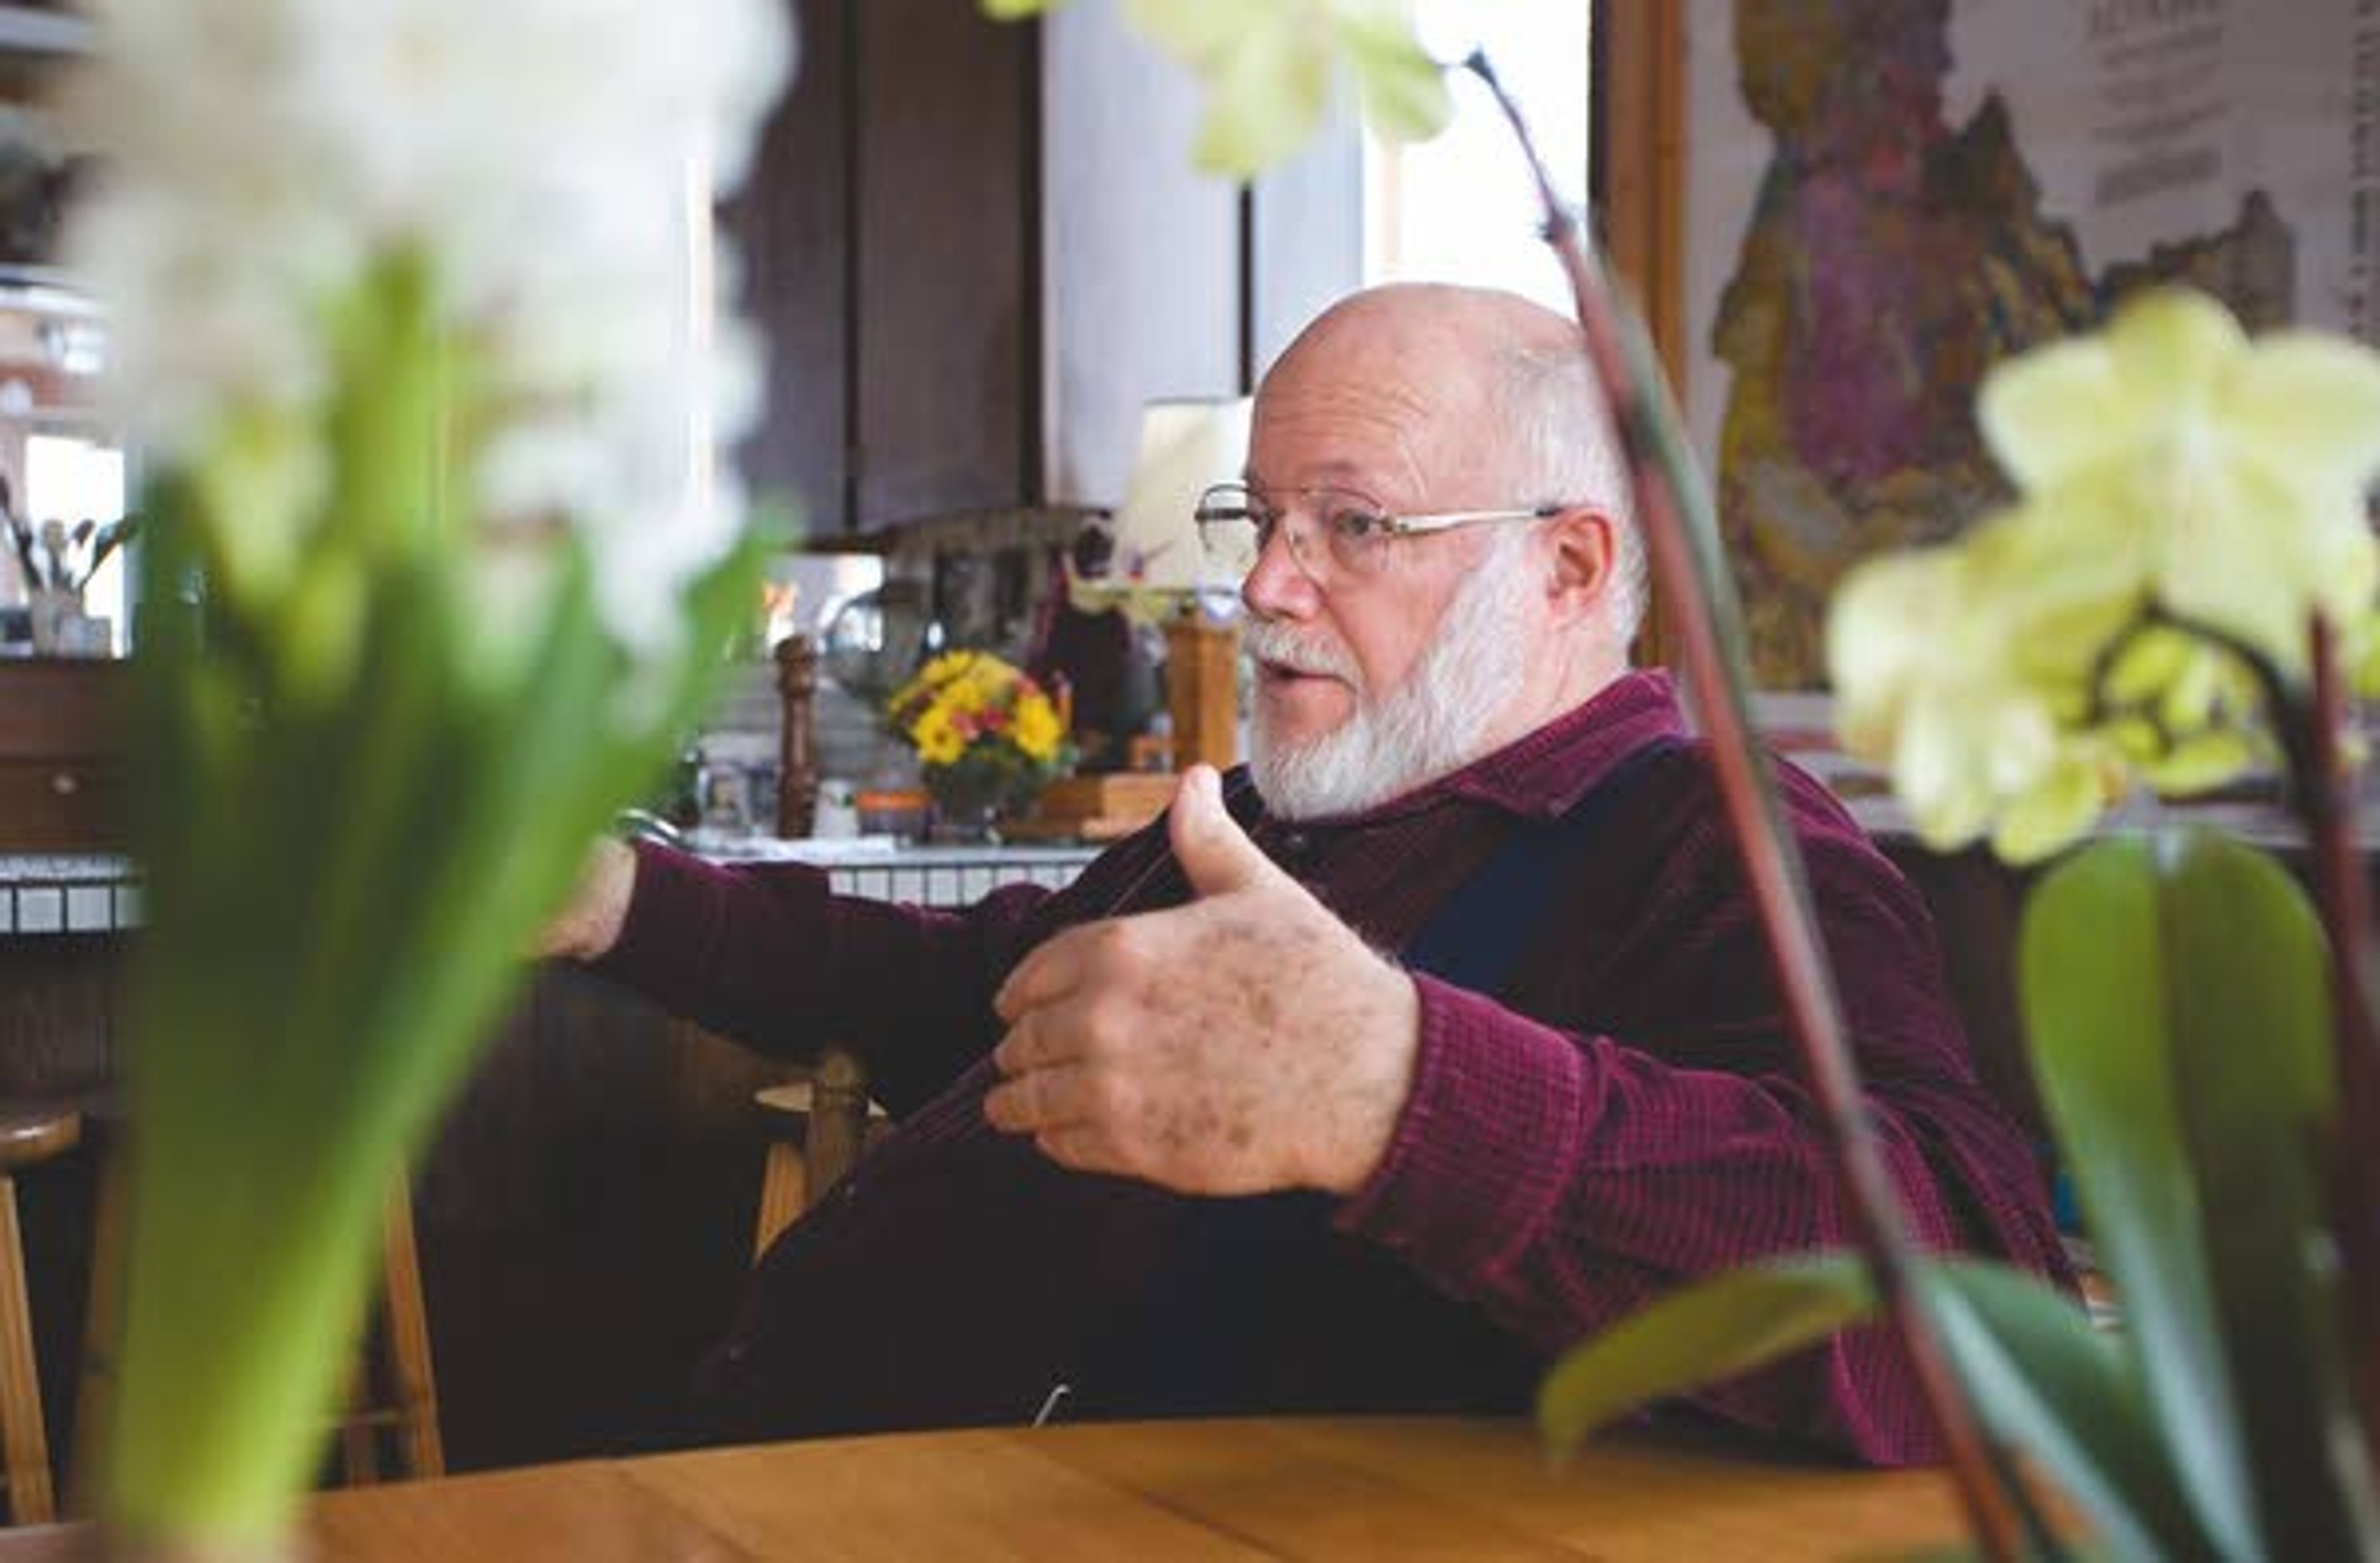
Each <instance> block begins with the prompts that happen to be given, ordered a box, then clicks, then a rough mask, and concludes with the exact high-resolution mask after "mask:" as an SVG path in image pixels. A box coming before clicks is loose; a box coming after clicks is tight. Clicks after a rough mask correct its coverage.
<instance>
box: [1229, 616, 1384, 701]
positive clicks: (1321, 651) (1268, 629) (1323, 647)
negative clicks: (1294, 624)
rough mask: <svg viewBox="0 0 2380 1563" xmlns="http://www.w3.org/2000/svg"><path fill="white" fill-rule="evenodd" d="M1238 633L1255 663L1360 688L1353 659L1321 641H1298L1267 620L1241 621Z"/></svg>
mask: <svg viewBox="0 0 2380 1563" xmlns="http://www.w3.org/2000/svg"><path fill="white" fill-rule="evenodd" d="M1240 632H1241V634H1242V636H1244V637H1245V639H1246V641H1247V648H1248V655H1250V656H1251V657H1254V658H1255V659H1256V660H1257V661H1259V662H1271V663H1274V664H1276V665H1278V666H1280V667H1284V668H1287V669H1288V670H1289V671H1290V672H1297V673H1305V674H1307V675H1308V676H1311V677H1318V678H1335V679H1340V680H1342V681H1344V682H1345V683H1346V684H1348V685H1351V686H1353V687H1354V688H1358V689H1360V688H1362V687H1363V684H1362V675H1361V673H1360V672H1358V670H1357V669H1356V667H1355V660H1354V657H1352V656H1350V655H1349V654H1348V653H1347V651H1346V650H1345V649H1344V648H1342V647H1338V646H1333V645H1331V644H1330V643H1329V642H1328V641H1324V640H1319V639H1316V640H1307V639H1303V638H1301V637H1300V636H1298V634H1297V632H1296V631H1294V630H1293V629H1291V628H1290V627H1289V626H1288V625H1287V624H1277V623H1274V622H1271V621H1269V620H1265V619H1255V618H1245V619H1243V620H1241V622H1240Z"/></svg>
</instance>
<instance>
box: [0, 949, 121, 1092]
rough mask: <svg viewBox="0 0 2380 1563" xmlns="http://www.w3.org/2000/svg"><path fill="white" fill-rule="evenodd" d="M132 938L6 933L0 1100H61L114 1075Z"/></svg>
mask: <svg viewBox="0 0 2380 1563" xmlns="http://www.w3.org/2000/svg"><path fill="white" fill-rule="evenodd" d="M131 944H132V941H131V940H130V939H128V938H124V937H121V936H117V935H107V934H39V935H29V936H19V937H14V938H12V937H8V936H6V935H0V1103H9V1104H14V1103H23V1102H28V1101H32V1102H47V1101H56V1100H59V1099H61V1098H65V1097H75V1096H79V1095H81V1094H83V1093H87V1092H91V1091H95V1090H98V1089H100V1088H101V1087H103V1086H104V1085H105V1084H107V1083H108V1082H109V1081H110V1080H111V1079H112V1078H113V1077H114V1073H115V1054H116V1037H117V1035H118V1032H119V1030H120V1028H121V1025H122V1024H123V1023H122V1015H123V1011H124V1003H123V994H122V985H123V979H124V961H125V956H126V954H127V953H128V951H129V950H130V948H131Z"/></svg>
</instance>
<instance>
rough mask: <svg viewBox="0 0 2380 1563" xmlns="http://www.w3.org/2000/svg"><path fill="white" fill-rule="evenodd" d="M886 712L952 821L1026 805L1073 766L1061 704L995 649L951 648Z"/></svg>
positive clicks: (898, 695) (899, 692)
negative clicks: (987, 650)
mask: <svg viewBox="0 0 2380 1563" xmlns="http://www.w3.org/2000/svg"><path fill="white" fill-rule="evenodd" d="M884 709H885V716H886V719H887V720H888V721H890V722H891V724H892V731H893V732H894V733H896V734H898V735H899V736H900V737H901V738H902V739H904V740H905V741H906V742H907V743H908V744H910V745H913V746H914V747H915V748H916V749H917V759H918V761H919V763H920V765H921V766H922V767H923V769H924V772H925V782H926V789H927V791H929V792H930V793H931V794H933V795H934V802H935V805H936V806H937V807H938V808H939V809H940V811H941V814H942V815H943V817H944V818H945V820H946V821H956V820H963V819H965V818H968V817H970V816H978V817H979V816H982V815H985V814H989V813H997V812H999V811H1000V810H1001V809H1002V808H1003V807H1011V806H1017V805H1020V804H1022V803H1024V802H1025V801H1026V799H1027V798H1029V797H1031V796H1032V795H1033V794H1035V793H1037V792H1038V791H1039V790H1040V789H1041V788H1042V787H1043V786H1045V785H1047V784H1048V783H1049V782H1051V781H1053V780H1055V779H1056V778H1058V777H1060V776H1063V775H1064V774H1065V773H1066V772H1067V771H1068V770H1070V769H1073V767H1074V763H1075V746H1074V745H1073V744H1072V743H1070V742H1068V740H1067V735H1066V722H1065V719H1064V718H1063V717H1062V716H1061V715H1060V714H1059V711H1058V704H1057V702H1056V701H1055V700H1052V699H1051V698H1050V696H1049V694H1048V692H1047V691H1045V690H1044V689H1043V688H1042V687H1041V686H1040V685H1038V684H1037V683H1035V682H1034V681H1033V680H1032V679H1031V678H1028V677H1027V676H1026V674H1024V673H1023V672H1019V671H1018V670H1017V669H1016V668H1014V666H1012V665H1010V664H1009V663H1007V662H1005V661H1002V660H1001V659H1000V658H998V657H995V656H992V655H991V654H990V653H989V652H985V651H947V652H944V653H943V654H942V655H941V656H939V657H937V658H935V659H934V660H932V661H929V662H928V663H927V664H926V665H925V667H924V668H922V669H921V670H919V672H918V673H917V677H915V678H913V679H911V680H910V681H909V682H908V683H906V684H905V685H902V686H901V687H900V689H899V690H897V691H896V692H895V693H894V694H893V696H892V699H891V700H890V701H889V702H887V704H886V706H885V708H884Z"/></svg>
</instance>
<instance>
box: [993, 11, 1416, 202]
mask: <svg viewBox="0 0 2380 1563" xmlns="http://www.w3.org/2000/svg"><path fill="white" fill-rule="evenodd" d="M982 4H983V8H984V10H985V12H986V13H987V14H988V15H990V16H993V17H996V18H1002V19H1014V18H1023V17H1029V16H1037V15H1038V14H1040V13H1041V12H1043V11H1047V10H1050V9H1052V8H1053V6H1054V4H1055V0H982ZM1124 14H1125V16H1126V17H1127V18H1129V19H1130V20H1131V22H1132V24H1133V26H1135V28H1137V29H1138V30H1140V31H1142V32H1143V33H1146V34H1147V36H1148V37H1149V38H1150V39H1151V40H1153V41H1154V42H1156V43H1157V45H1158V46H1159V47H1160V48H1161V49H1163V50H1164V51H1165V52H1166V53H1168V54H1170V55H1173V56H1175V57H1176V58H1177V59H1180V60H1181V61H1182V62H1183V63H1184V64H1185V65H1187V66H1188V67H1190V68H1191V69H1192V70H1193V71H1195V72H1196V73H1197V75H1198V76H1199V77H1200V78H1201V79H1203V80H1204V81H1205V82H1206V84H1207V92H1208V98H1207V115H1206V119H1205V122H1204V123H1203V124H1202V125H1201V126H1200V127H1199V131H1198V145H1197V148H1196V152H1195V153H1194V156H1195V157H1196V162H1197V164H1198V166H1199V167H1200V168H1202V169H1204V170H1206V171H1207V172H1208V173H1210V174H1220V175H1222V176H1225V177H1227V178H1233V179H1247V178H1252V177H1254V176H1256V175H1257V174H1259V173H1261V172H1262V171H1263V170H1264V169H1266V168H1268V167H1270V166H1271V165H1272V164H1277V163H1280V162H1282V161H1283V160H1285V159H1286V158H1288V157H1289V156H1290V155H1291V154H1292V153H1293V152H1294V151H1297V149H1298V148H1299V147H1300V146H1302V145H1304V144H1305V141H1306V139H1308V138H1309V137H1311V136H1312V135H1313V134H1314V132H1315V131H1316V130H1317V129H1318V128H1319V127H1321V124H1322V121H1323V115H1324V114H1325V112H1326V111H1327V110H1328V109H1329V108H1330V99H1331V95H1332V93H1333V92H1334V91H1336V89H1337V86H1338V81H1339V73H1340V67H1342V65H1343V66H1344V67H1346V68H1347V70H1348V71H1349V72H1350V73H1351V74H1352V75H1353V76H1354V81H1355V87H1356V90H1357V91H1358V92H1359V93H1360V94H1361V96H1362V99H1363V104H1364V113H1365V116H1366V118H1367V119H1368V120H1369V121H1370V122H1371V124H1372V127H1373V128H1374V129H1376V130H1378V131H1379V132H1380V133H1381V134H1382V135H1384V136H1387V137H1389V138H1390V139H1395V140H1419V139H1425V138H1427V137H1430V136H1434V135H1436V134H1438V132H1439V130H1440V129H1442V128H1444V127H1445V125H1446V122H1447V121H1448V120H1449V119H1450V118H1451V117H1452V116H1453V113H1454V103H1453V99H1452V96H1451V94H1450V93H1449V92H1448V91H1447V86H1446V73H1445V71H1444V69H1443V67H1440V66H1439V63H1438V62H1437V61H1436V60H1434V59H1432V58H1430V56H1429V55H1428V54H1427V52H1426V51H1425V50H1424V49H1423V48H1422V46H1421V43H1420V42H1419V41H1418V40H1417V39H1416V38H1415V36H1414V31H1413V25H1412V19H1411V6H1410V5H1409V4H1408V3H1407V0H1124Z"/></svg>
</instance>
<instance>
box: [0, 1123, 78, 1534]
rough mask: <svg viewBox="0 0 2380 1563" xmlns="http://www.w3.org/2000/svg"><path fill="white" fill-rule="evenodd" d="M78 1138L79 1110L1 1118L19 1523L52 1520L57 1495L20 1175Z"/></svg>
mask: <svg viewBox="0 0 2380 1563" xmlns="http://www.w3.org/2000/svg"><path fill="white" fill-rule="evenodd" d="M81 1140H82V1115H81V1114H79V1113H73V1112H62V1113H43V1114H38V1115H34V1116H30V1117H22V1118H11V1119H0V1451H5V1454H6V1461H7V1470H6V1486H7V1492H8V1518H9V1520H10V1521H13V1522H14V1523H16V1524H19V1525H39V1524H46V1523H47V1522H48V1521H52V1520H55V1519H56V1518H57V1499H56V1496H55V1493H54V1491H53V1489H52V1487H51V1484H50V1441H49V1437H48V1436H47V1435H46V1434H45V1433H44V1432H43V1431H42V1380H41V1374H40V1370H39V1369H38V1368H36V1367H35V1365H34V1363H33V1310H32V1305H31V1304H30V1303H29V1302H28V1301H27V1299H26V1294H25V1237H24V1232H23V1230H21V1229H20V1228H19V1227H18V1224H17V1174H18V1172H19V1171H21V1170H23V1169H26V1168H28V1167H31V1166H34V1165H36V1164H38V1163H41V1162H44V1161H47V1160H49V1159H50V1158H51V1157H55V1156H58V1155H61V1154H63V1153H64V1152H66V1151H68V1150H71V1149H73V1148H74V1147H75V1145H78V1144H79V1143H80V1142H81Z"/></svg>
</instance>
